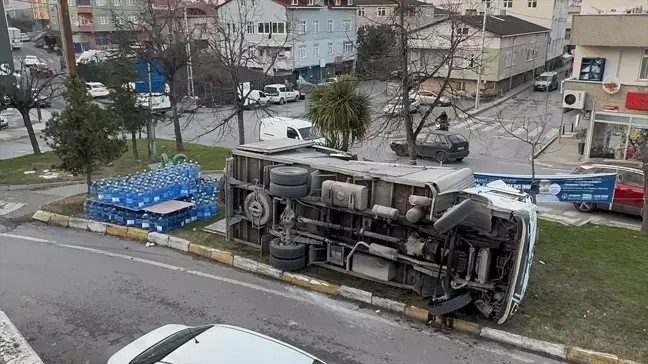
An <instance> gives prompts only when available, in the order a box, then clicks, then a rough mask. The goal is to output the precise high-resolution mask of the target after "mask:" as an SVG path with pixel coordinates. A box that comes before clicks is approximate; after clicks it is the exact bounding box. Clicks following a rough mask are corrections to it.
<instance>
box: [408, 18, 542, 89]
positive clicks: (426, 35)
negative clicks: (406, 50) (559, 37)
mask: <svg viewBox="0 0 648 364" xmlns="http://www.w3.org/2000/svg"><path fill="white" fill-rule="evenodd" d="M482 20H483V17H482V16H479V15H472V16H459V17H457V19H456V20H455V19H454V18H452V17H450V18H448V19H446V20H440V21H437V22H435V23H432V24H430V25H427V26H424V27H422V28H420V29H417V30H415V31H414V32H413V33H412V36H411V41H410V49H411V59H410V61H411V62H412V65H413V67H412V68H414V69H416V68H417V67H418V68H421V71H422V72H423V73H424V74H427V75H430V74H433V72H434V70H436V69H438V74H439V77H438V78H433V79H431V80H429V82H426V83H425V84H424V87H425V88H427V89H431V90H435V89H437V88H438V86H439V85H440V84H441V83H442V82H443V81H444V80H445V79H446V78H447V75H448V72H450V78H451V85H450V86H451V88H452V89H453V90H460V91H465V92H466V93H468V94H470V93H472V92H474V91H476V90H477V80H478V77H479V67H478V66H479V59H480V54H481V49H482V48H481V46H482V42H481V29H482ZM459 24H463V26H461V25H459ZM453 29H454V31H455V32H456V33H457V34H456V35H455V36H454V37H455V38H456V37H461V36H463V37H464V38H465V40H463V41H462V42H461V43H460V44H458V46H457V48H458V50H457V51H456V52H455V54H452V55H451V56H450V57H451V58H452V61H453V65H452V68H451V69H450V66H448V65H447V64H443V65H441V66H440V68H439V63H438V62H436V61H435V59H437V60H438V59H448V56H447V54H448V53H447V49H448V48H449V43H448V39H449V34H451V33H452V32H453ZM549 32H550V30H549V29H547V28H543V27H541V26H539V25H536V24H534V23H530V22H527V21H524V20H522V19H518V18H516V17H513V16H510V15H503V16H498V17H488V18H487V21H486V39H485V43H484V53H483V57H482V59H483V62H482V69H481V74H482V77H481V79H482V82H483V84H482V85H481V89H493V90H496V91H498V92H499V91H506V90H509V89H511V88H514V87H516V86H518V85H521V84H523V83H525V82H527V81H529V80H532V79H533V77H534V71H535V72H536V73H537V72H539V71H540V70H541V69H542V68H543V67H544V64H545V61H546V57H547V54H546V49H547V41H548V38H549ZM459 33H460V34H459ZM446 63H447V62H446Z"/></svg>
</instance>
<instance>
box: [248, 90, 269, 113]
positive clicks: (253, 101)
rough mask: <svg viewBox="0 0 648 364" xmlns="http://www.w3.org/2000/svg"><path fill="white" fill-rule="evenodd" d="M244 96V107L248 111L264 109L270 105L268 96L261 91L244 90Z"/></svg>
mask: <svg viewBox="0 0 648 364" xmlns="http://www.w3.org/2000/svg"><path fill="white" fill-rule="evenodd" d="M243 96H244V97H245V100H243V107H245V108H247V109H254V108H257V107H263V106H266V105H267V104H268V96H267V95H266V94H265V93H264V92H263V91H261V90H249V91H247V90H244V91H243Z"/></svg>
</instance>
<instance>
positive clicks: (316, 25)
mask: <svg viewBox="0 0 648 364" xmlns="http://www.w3.org/2000/svg"><path fill="white" fill-rule="evenodd" d="M313 33H319V20H313Z"/></svg>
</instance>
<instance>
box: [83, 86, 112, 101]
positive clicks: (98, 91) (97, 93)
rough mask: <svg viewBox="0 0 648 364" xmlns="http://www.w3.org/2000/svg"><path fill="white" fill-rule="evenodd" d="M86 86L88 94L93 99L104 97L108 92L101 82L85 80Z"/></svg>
mask: <svg viewBox="0 0 648 364" xmlns="http://www.w3.org/2000/svg"><path fill="white" fill-rule="evenodd" d="M86 88H87V89H88V93H89V94H90V96H92V97H93V98H95V99H96V98H98V97H106V96H108V95H109V94H110V91H108V89H107V88H106V86H105V85H104V84H103V83H101V82H86Z"/></svg>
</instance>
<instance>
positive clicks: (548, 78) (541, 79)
mask: <svg viewBox="0 0 648 364" xmlns="http://www.w3.org/2000/svg"><path fill="white" fill-rule="evenodd" d="M538 80H539V81H551V76H539V77H538Z"/></svg>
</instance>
